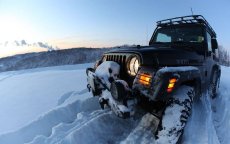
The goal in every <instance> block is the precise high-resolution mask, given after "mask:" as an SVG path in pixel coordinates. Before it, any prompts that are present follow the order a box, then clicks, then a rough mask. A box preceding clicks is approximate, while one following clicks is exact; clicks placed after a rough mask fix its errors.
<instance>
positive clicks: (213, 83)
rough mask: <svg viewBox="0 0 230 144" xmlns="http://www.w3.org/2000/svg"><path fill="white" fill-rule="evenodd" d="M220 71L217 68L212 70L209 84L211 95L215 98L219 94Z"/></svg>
mask: <svg viewBox="0 0 230 144" xmlns="http://www.w3.org/2000/svg"><path fill="white" fill-rule="evenodd" d="M219 79H220V78H219V73H218V71H217V70H214V71H213V72H212V76H211V79H210V85H209V95H210V97H211V98H212V99H213V98H215V97H216V96H217V89H218V82H219Z"/></svg>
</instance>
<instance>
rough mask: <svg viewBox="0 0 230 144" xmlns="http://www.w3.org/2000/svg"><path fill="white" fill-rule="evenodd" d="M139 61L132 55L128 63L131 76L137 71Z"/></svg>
mask: <svg viewBox="0 0 230 144" xmlns="http://www.w3.org/2000/svg"><path fill="white" fill-rule="evenodd" d="M139 66H140V62H139V59H138V57H137V56H133V57H132V58H131V59H130V61H129V63H128V73H129V74H130V75H131V76H135V75H136V74H137V72H138V68H139Z"/></svg>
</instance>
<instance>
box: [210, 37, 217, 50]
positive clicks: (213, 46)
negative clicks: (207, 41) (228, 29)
mask: <svg viewBox="0 0 230 144" xmlns="http://www.w3.org/2000/svg"><path fill="white" fill-rule="evenodd" d="M211 42H212V49H213V50H215V49H217V48H218V43H217V40H216V39H215V38H213V39H212V41H211Z"/></svg>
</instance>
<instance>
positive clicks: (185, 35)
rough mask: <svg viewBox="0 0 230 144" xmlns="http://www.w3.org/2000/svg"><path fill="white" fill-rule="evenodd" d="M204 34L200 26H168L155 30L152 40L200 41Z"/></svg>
mask: <svg viewBox="0 0 230 144" xmlns="http://www.w3.org/2000/svg"><path fill="white" fill-rule="evenodd" d="M203 41H204V36H203V32H202V28H201V27H192V28H191V27H170V28H169V27H168V28H160V29H158V30H157V32H156V35H155V37H154V40H153V42H157V43H158V42H162V43H171V42H194V43H201V42H203Z"/></svg>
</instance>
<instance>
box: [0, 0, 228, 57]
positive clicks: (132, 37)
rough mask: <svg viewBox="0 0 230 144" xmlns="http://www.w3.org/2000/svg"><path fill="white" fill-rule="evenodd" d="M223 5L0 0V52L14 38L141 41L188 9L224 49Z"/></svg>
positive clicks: (94, 43) (207, 1) (192, 0)
mask: <svg viewBox="0 0 230 144" xmlns="http://www.w3.org/2000/svg"><path fill="white" fill-rule="evenodd" d="M229 6H230V1H229V0H219V1H217V0H202V1H201V0H141V1H140V0H0V56H1V49H4V51H8V49H7V48H6V47H4V43H5V42H6V41H15V40H19V41H20V40H25V41H26V42H28V43H34V42H44V43H48V44H49V45H52V46H54V47H58V48H60V49H64V48H73V47H112V46H118V45H124V44H130V45H132V44H139V45H147V44H148V41H149V39H150V37H151V35H152V33H153V31H154V28H155V26H156V25H155V23H156V21H158V20H162V19H166V18H172V17H177V16H185V15H191V14H192V13H191V8H192V10H193V13H194V14H201V15H203V16H204V17H205V18H206V19H207V20H208V22H209V23H210V25H211V26H212V27H213V28H214V30H215V31H216V33H217V38H218V41H219V44H220V45H222V46H224V47H225V48H229V49H230V41H229V38H230V36H229V34H230V28H229V23H230V19H229V18H230V9H229ZM3 47H4V48H3ZM15 49H16V48H15ZM15 49H12V50H11V52H12V51H14V50H15ZM43 50H44V49H43ZM25 51H27V50H25ZM25 51H23V52H25ZM28 51H33V49H32V48H31V47H30V48H29V49H28ZM38 51H39V50H38Z"/></svg>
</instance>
